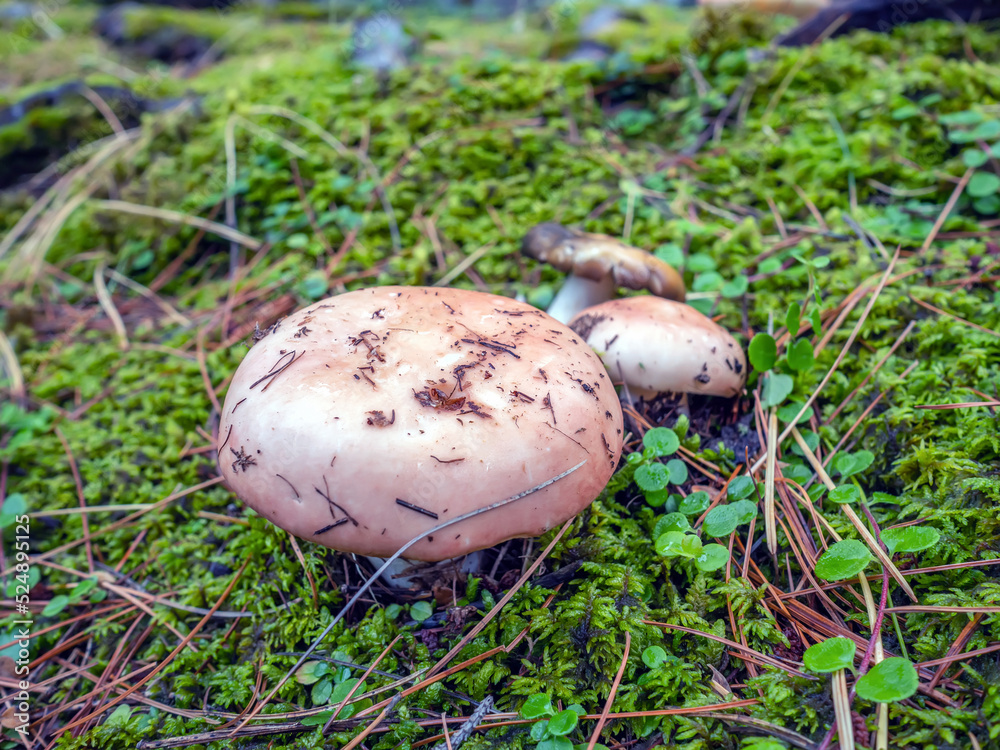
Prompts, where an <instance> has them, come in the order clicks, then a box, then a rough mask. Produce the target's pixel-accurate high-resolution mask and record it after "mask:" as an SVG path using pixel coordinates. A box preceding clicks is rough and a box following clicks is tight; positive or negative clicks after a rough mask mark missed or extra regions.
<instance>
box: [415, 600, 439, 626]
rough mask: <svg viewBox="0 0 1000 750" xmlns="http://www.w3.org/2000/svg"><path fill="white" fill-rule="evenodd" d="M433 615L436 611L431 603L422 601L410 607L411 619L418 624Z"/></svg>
mask: <svg viewBox="0 0 1000 750" xmlns="http://www.w3.org/2000/svg"><path fill="white" fill-rule="evenodd" d="M433 613H434V609H433V608H432V607H431V605H430V602H424V601H420V602H414V603H413V604H411V605H410V617H412V618H413V619H414V620H416V621H417V622H423V621H424V620H426V619H427V618H428V617H430V616H431V615H432V614H433Z"/></svg>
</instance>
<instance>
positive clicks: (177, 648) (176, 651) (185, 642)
mask: <svg viewBox="0 0 1000 750" xmlns="http://www.w3.org/2000/svg"><path fill="white" fill-rule="evenodd" d="M249 564H250V560H245V561H244V562H243V565H242V566H241V567H240V569H239V570H237V571H236V574H235V575H234V576H233V578H232V580H231V581H230V582H229V584H228V585H227V586H226V588H225V590H224V591H223V592H222V595H221V596H220V597H219V598H218V599H216V601H215V604H213V605H212V608H211V609H210V610H209V612H208V614H207V615H205V616H204V617H202V618H201V620H199V621H198V624H197V625H195V626H194V627H193V628H191V631H190V632H189V633H188V634H187V636H186V637H185V638H184V640H182V641H181V642H180V643H179V644H177V646H175V647H174V650H173V651H171V652H170V653H169V654H167V656H166V658H164V659H163V661H161V662H159V663H158V664H157V665H156V668H155V669H153V670H152V671H151V672H148V673H147V674H146V675H145V676H143V677H142V678H140V679H139V680H138V681H137V682H135V683H134V684H133V685H132V686H131V687H130V688H128V689H127V690H125V691H124V692H123V693H121V694H120V695H118V696H117V697H116V698H112V699H111V700H110V701H108V702H107V703H103V704H101V706H100V707H99V708H98V709H97V710H96V711H93V712H92V713H89V714H87V715H86V716H83V717H81V718H79V719H77V720H76V721H74V722H71V723H70V724H68V725H66V726H65V727H63V732H68V731H69V730H70V729H73V728H74V727H78V726H80V725H81V724H85V723H87V722H88V721H90V720H91V719H94V718H96V717H98V716H100V715H101V714H103V713H104V712H105V711H107V710H108V709H109V708H112V707H114V706H117V705H118V704H119V703H121V702H122V701H123V700H125V699H126V698H127V697H128V696H130V695H131V694H132V693H134V692H135V691H136V690H138V689H139V688H141V687H142V686H143V685H145V684H146V683H147V682H149V681H150V680H151V679H152V678H153V677H155V676H156V675H158V674H159V673H160V672H162V671H163V670H164V669H165V668H166V666H167V665H168V664H169V663H170V662H172V661H173V660H174V658H175V657H176V656H177V654H179V653H180V652H181V651H183V650H184V648H186V647H187V645H188V642H190V641H191V639H193V638H194V637H195V636H196V635H197V634H198V632H199V631H200V630H201V629H202V628H203V627H205V625H206V624H207V623H208V621H209V620H211V619H212V615H213V614H215V611H216V610H217V609H219V607H221V606H222V603H223V602H224V601H225V600H226V597H228V596H229V593H230V592H231V591H232V590H233V587H234V586H235V585H236V582H237V581H239V580H240V577H241V576H242V575H243V571H244V570H246V569H247V565H249Z"/></svg>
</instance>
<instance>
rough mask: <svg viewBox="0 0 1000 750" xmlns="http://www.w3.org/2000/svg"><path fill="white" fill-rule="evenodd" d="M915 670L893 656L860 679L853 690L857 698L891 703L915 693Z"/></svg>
mask: <svg viewBox="0 0 1000 750" xmlns="http://www.w3.org/2000/svg"><path fill="white" fill-rule="evenodd" d="M919 681H920V680H919V677H918V675H917V669H916V667H914V666H913V664H912V663H911V662H910V661H909V659H904V658H903V657H901V656H893V657H890V658H888V659H886V660H884V661H881V662H879V663H878V664H876V665H875V666H874V667H872V668H871V669H870V670H869V672H868V674H866V675H864V676H862V677H860V678H859V679H858V682H857V684H856V685H855V686H854V689H855V690H857V692H858V697H860V698H864V699H865V700H868V701H875V702H876V703H892V702H893V701H901V700H905V699H906V698H909V697H910V696H911V695H913V694H914V693H915V692H917V685H918V683H919Z"/></svg>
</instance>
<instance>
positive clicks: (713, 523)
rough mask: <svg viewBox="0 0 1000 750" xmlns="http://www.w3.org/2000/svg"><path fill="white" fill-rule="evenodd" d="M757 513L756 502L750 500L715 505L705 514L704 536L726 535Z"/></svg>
mask: <svg viewBox="0 0 1000 750" xmlns="http://www.w3.org/2000/svg"><path fill="white" fill-rule="evenodd" d="M756 515H757V504H756V503H754V502H751V501H750V500H738V501H737V502H735V503H729V504H728V505H717V506H715V507H714V508H712V510H710V511H709V512H708V515H707V516H705V525H704V527H703V528H704V531H705V534H706V536H711V537H716V538H718V537H726V536H729V535H730V534H731V533H733V532H734V531H735V530H736V527H737V526H741V525H743V524H745V523H750V519H752V518H753V517H754V516H756Z"/></svg>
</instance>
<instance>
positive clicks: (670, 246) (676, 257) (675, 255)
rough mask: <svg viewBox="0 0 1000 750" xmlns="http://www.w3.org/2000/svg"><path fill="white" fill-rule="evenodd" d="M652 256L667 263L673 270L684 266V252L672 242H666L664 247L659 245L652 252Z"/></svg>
mask: <svg viewBox="0 0 1000 750" xmlns="http://www.w3.org/2000/svg"><path fill="white" fill-rule="evenodd" d="M653 255H655V256H656V257H657V258H659V259H660V260H662V261H663V262H664V263H669V264H670V265H672V266H673V267H674V268H680V267H681V266H683V265H684V250H683V249H682V248H681V246H680V245H678V244H676V243H674V242H668V243H666V244H665V245H660V246H659V247H658V248H656V250H654V251H653Z"/></svg>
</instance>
